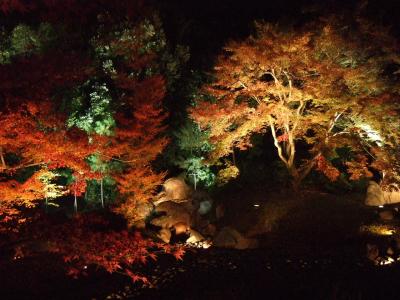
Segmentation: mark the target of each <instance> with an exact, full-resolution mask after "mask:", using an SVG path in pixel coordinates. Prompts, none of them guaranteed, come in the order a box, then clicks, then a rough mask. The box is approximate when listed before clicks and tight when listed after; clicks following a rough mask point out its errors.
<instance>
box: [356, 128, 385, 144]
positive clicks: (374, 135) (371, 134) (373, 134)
mask: <svg viewBox="0 0 400 300" xmlns="http://www.w3.org/2000/svg"><path fill="white" fill-rule="evenodd" d="M360 128H361V129H362V130H363V131H364V132H365V133H366V135H367V136H368V138H369V139H370V140H372V141H374V142H375V143H376V144H377V145H378V146H379V147H381V146H382V145H383V138H382V136H381V135H380V134H379V132H378V131H376V130H374V129H372V127H371V126H370V125H368V124H361V125H360Z"/></svg>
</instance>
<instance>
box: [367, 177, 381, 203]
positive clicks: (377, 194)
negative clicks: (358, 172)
mask: <svg viewBox="0 0 400 300" xmlns="http://www.w3.org/2000/svg"><path fill="white" fill-rule="evenodd" d="M384 204H385V200H384V198H383V192H382V189H381V187H380V186H379V184H378V183H376V182H375V181H372V180H371V181H370V182H369V183H368V188H367V197H366V199H365V205H368V206H381V205H384Z"/></svg>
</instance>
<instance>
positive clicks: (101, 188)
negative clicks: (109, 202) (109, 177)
mask: <svg viewBox="0 0 400 300" xmlns="http://www.w3.org/2000/svg"><path fill="white" fill-rule="evenodd" d="M100 198H101V207H102V208H104V191H103V178H101V180H100Z"/></svg>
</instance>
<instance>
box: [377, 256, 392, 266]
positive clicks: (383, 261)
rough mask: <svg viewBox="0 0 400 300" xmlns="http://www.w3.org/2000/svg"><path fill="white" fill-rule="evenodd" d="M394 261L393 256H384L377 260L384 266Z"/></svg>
mask: <svg viewBox="0 0 400 300" xmlns="http://www.w3.org/2000/svg"><path fill="white" fill-rule="evenodd" d="M394 262H395V260H394V259H393V258H391V257H385V258H382V260H381V261H380V262H379V265H381V266H385V265H390V264H392V263H394Z"/></svg>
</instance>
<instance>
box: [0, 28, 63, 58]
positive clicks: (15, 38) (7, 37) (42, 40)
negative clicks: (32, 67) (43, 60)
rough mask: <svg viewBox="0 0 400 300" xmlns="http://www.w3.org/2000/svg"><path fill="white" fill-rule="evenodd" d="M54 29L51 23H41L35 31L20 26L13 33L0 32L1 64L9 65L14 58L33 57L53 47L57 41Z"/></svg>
mask: <svg viewBox="0 0 400 300" xmlns="http://www.w3.org/2000/svg"><path fill="white" fill-rule="evenodd" d="M56 37H57V36H56V33H55V31H54V28H53V27H52V26H51V25H50V24H49V23H40V25H39V27H38V28H37V29H36V30H35V29H33V28H32V27H30V26H28V25H25V24H19V25H17V26H16V27H15V28H14V29H13V30H12V31H11V32H7V31H6V30H4V29H3V30H1V31H0V64H9V63H11V59H12V58H13V57H14V56H21V55H32V54H34V53H39V52H42V51H44V50H46V49H47V48H48V47H51V45H52V44H54V41H55V40H56Z"/></svg>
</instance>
